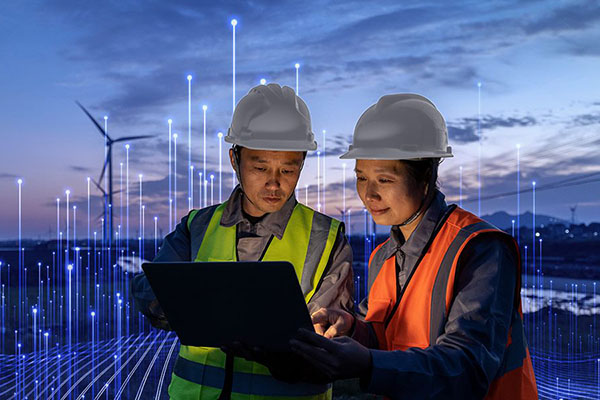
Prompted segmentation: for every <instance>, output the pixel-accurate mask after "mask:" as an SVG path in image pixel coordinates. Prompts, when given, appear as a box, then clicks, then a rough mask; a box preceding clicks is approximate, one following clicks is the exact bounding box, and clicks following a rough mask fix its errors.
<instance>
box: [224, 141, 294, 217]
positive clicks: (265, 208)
mask: <svg viewBox="0 0 600 400" xmlns="http://www.w3.org/2000/svg"><path fill="white" fill-rule="evenodd" d="M229 158H230V161H231V166H232V167H234V168H235V162H234V155H233V150H229ZM303 159H304V157H303V154H302V152H300V151H271V150H252V149H248V148H244V147H242V148H241V151H240V160H239V162H240V175H241V179H242V187H243V189H244V195H245V196H244V200H243V203H242V206H243V207H244V211H246V212H247V213H248V214H250V215H252V216H254V217H261V216H263V215H264V214H266V213H272V212H275V211H279V210H280V209H281V207H283V205H284V204H285V202H286V201H287V199H288V198H289V197H290V196H291V194H292V192H293V191H294V189H296V184H297V183H298V178H299V177H300V170H301V167H302V161H303Z"/></svg>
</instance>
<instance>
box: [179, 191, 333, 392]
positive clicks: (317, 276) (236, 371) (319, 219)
mask: <svg viewBox="0 0 600 400" xmlns="http://www.w3.org/2000/svg"><path fill="white" fill-rule="evenodd" d="M226 204H227V202H225V203H222V204H220V205H219V206H217V207H216V208H215V210H214V213H213V215H212V217H211V218H210V221H209V223H208V227H207V228H206V231H205V233H204V236H203V237H202V242H201V244H200V248H199V250H198V253H197V255H196V257H195V261H237V251H236V226H235V225H233V226H231V227H224V226H222V225H221V224H220V222H221V217H222V215H223V210H224V209H225V206H226ZM197 211H198V210H194V211H192V212H191V213H190V215H189V217H188V225H187V226H188V229H190V227H191V222H192V220H193V218H194V216H195V215H196V213H197ZM339 228H340V221H337V220H335V219H333V218H330V217H328V216H326V215H324V214H321V213H318V212H315V211H314V210H312V209H310V208H308V207H306V206H304V205H302V204H300V203H298V204H296V206H295V208H294V210H293V212H292V215H291V217H290V219H289V221H288V223H287V226H286V229H285V231H284V233H283V237H282V238H281V240H279V239H278V238H277V237H273V238H272V239H271V241H270V243H269V244H268V245H267V249H266V251H265V252H264V255H263V257H262V259H261V260H262V261H289V262H290V263H291V264H292V265H293V266H294V269H295V271H296V276H297V277H298V281H299V282H300V287H301V288H302V292H303V294H304V299H305V300H306V302H307V303H308V301H309V300H310V299H311V297H312V296H313V294H314V293H315V290H316V289H317V287H318V285H319V283H320V282H321V279H322V277H323V275H324V272H325V269H326V267H327V264H328V261H329V258H330V256H331V251H332V249H333V245H334V243H335V239H336V236H337V234H338V230H339ZM225 360H226V355H225V353H223V352H222V351H221V350H220V349H217V348H213V347H194V346H185V345H181V347H180V350H179V356H178V358H177V361H176V363H175V367H174V370H173V375H172V378H171V384H170V385H169V396H170V397H171V398H172V399H176V400H188V399H189V400H192V399H193V400H198V399H203V400H204V399H218V398H219V396H220V395H221V391H222V388H223V385H224V380H225ZM231 399H232V400H261V399H265V400H267V399H268V400H272V399H293V400H304V399H306V400H309V399H310V400H321V399H331V385H315V384H306V383H295V384H290V383H285V382H282V381H279V380H277V379H275V378H273V377H272V376H271V374H270V373H269V370H268V369H267V368H266V367H265V366H264V365H262V364H259V363H255V362H251V361H247V360H245V359H242V358H238V357H235V358H234V360H233V380H232V382H231Z"/></svg>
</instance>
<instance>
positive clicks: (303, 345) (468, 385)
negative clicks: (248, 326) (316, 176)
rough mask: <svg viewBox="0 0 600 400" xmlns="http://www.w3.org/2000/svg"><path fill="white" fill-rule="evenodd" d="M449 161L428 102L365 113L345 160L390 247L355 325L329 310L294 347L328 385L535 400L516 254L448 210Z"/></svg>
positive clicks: (382, 105)
mask: <svg viewBox="0 0 600 400" xmlns="http://www.w3.org/2000/svg"><path fill="white" fill-rule="evenodd" d="M445 157H452V149H451V148H450V147H449V146H448V134H447V127H446V123H445V121H444V118H443V117H442V115H441V114H440V112H439V111H438V110H437V108H436V107H435V105H434V104H433V103H432V102H431V101H429V100H428V99H426V98H425V97H423V96H419V95H416V94H394V95H388V96H384V97H382V98H381V99H379V101H378V102H377V104H374V105H372V106H371V107H369V108H368V109H367V110H366V111H365V112H364V113H363V115H362V116H361V117H360V119H359V120H358V123H357V124H356V128H355V130H354V137H353V143H352V145H351V146H350V149H349V151H348V152H347V153H345V154H344V155H342V157H341V158H346V159H356V168H355V171H356V179H357V183H356V186H357V191H358V194H359V196H360V198H361V200H362V201H363V203H364V205H365V207H366V208H367V210H368V211H369V213H370V214H371V215H372V216H373V219H374V220H375V222H376V223H377V224H380V225H391V226H392V228H391V232H390V237H389V238H388V239H387V240H386V241H385V242H384V243H382V244H381V245H380V246H378V247H377V248H376V249H375V250H374V251H373V252H372V253H371V257H370V260H369V277H368V287H369V293H368V297H367V298H365V300H364V301H363V302H362V303H361V304H360V306H359V307H358V310H357V311H356V314H355V315H351V314H350V313H348V312H346V311H343V310H337V309H320V310H319V311H317V312H316V313H315V314H313V323H314V324H315V327H316V330H317V333H318V334H315V333H312V332H308V331H300V333H299V335H298V338H297V340H292V342H291V344H292V348H293V349H294V351H296V352H298V353H299V354H301V355H303V356H304V357H305V358H306V359H307V360H308V361H310V362H311V363H312V364H313V366H314V367H315V368H316V370H318V371H319V372H320V373H321V374H322V376H323V379H324V380H336V379H345V378H355V377H360V382H361V388H362V389H363V390H365V391H367V392H371V393H376V394H381V395H384V396H386V397H390V398H444V399H454V398H461V399H462V398H486V399H517V398H519V399H521V398H524V399H537V389H536V384H535V377H534V375H533V369H532V365H531V359H530V356H529V351H528V349H527V343H526V341H525V337H524V330H523V320H522V314H521V304H520V295H519V292H520V256H519V251H518V247H517V245H516V243H515V241H514V240H513V239H512V237H510V236H509V235H507V234H506V233H504V232H503V231H501V230H499V229H497V228H495V227H494V226H492V225H491V224H489V223H487V222H485V221H483V220H481V219H479V218H478V217H476V216H475V215H473V214H471V213H469V212H467V211H465V210H463V209H461V208H459V207H457V206H456V205H446V202H445V201H444V195H443V194H442V193H441V192H440V191H439V190H438V187H437V172H438V165H439V162H440V160H441V159H442V158H445ZM319 334H320V335H323V336H320V335H319ZM331 338H332V339H331Z"/></svg>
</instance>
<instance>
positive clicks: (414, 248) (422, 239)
mask: <svg viewBox="0 0 600 400" xmlns="http://www.w3.org/2000/svg"><path fill="white" fill-rule="evenodd" d="M444 198H445V196H444V194H443V193H442V192H440V191H439V190H437V189H436V193H435V195H434V198H433V200H432V201H431V204H430V205H429V207H428V208H427V210H425V213H424V214H423V218H422V219H421V221H420V222H419V224H418V225H417V227H416V228H415V230H414V231H413V233H412V234H411V235H410V237H409V238H408V240H406V241H405V240H404V236H402V232H401V231H400V228H399V227H398V226H397V225H394V226H392V229H391V232H390V242H391V243H390V251H391V250H392V249H393V252H392V254H393V253H394V252H395V251H397V250H401V251H402V252H403V253H405V254H407V255H410V256H414V257H419V256H420V255H421V252H422V251H423V248H425V246H426V245H427V242H428V241H429V239H430V238H431V235H432V234H433V232H434V231H435V227H436V225H437V223H438V221H439V219H440V217H441V216H442V215H443V213H444V212H445V211H446V209H447V207H448V206H447V205H446V201H445V200H444ZM390 256H391V254H390Z"/></svg>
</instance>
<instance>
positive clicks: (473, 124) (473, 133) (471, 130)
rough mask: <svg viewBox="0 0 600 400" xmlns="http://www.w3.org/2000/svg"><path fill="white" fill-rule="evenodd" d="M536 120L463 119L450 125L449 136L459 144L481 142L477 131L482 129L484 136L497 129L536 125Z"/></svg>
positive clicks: (506, 118) (508, 118) (521, 118)
mask: <svg viewBox="0 0 600 400" xmlns="http://www.w3.org/2000/svg"><path fill="white" fill-rule="evenodd" d="M536 124H537V121H536V119H535V118H533V117H530V116H525V117H497V116H493V115H484V116H482V117H481V121H480V120H479V119H478V118H476V117H468V118H462V119H460V120H457V121H453V122H449V123H448V136H449V138H450V140H452V141H455V142H458V143H469V142H476V141H478V140H479V137H478V134H477V130H478V128H480V129H481V131H482V135H486V134H488V131H491V130H494V129H496V128H514V127H527V126H533V125H536Z"/></svg>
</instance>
